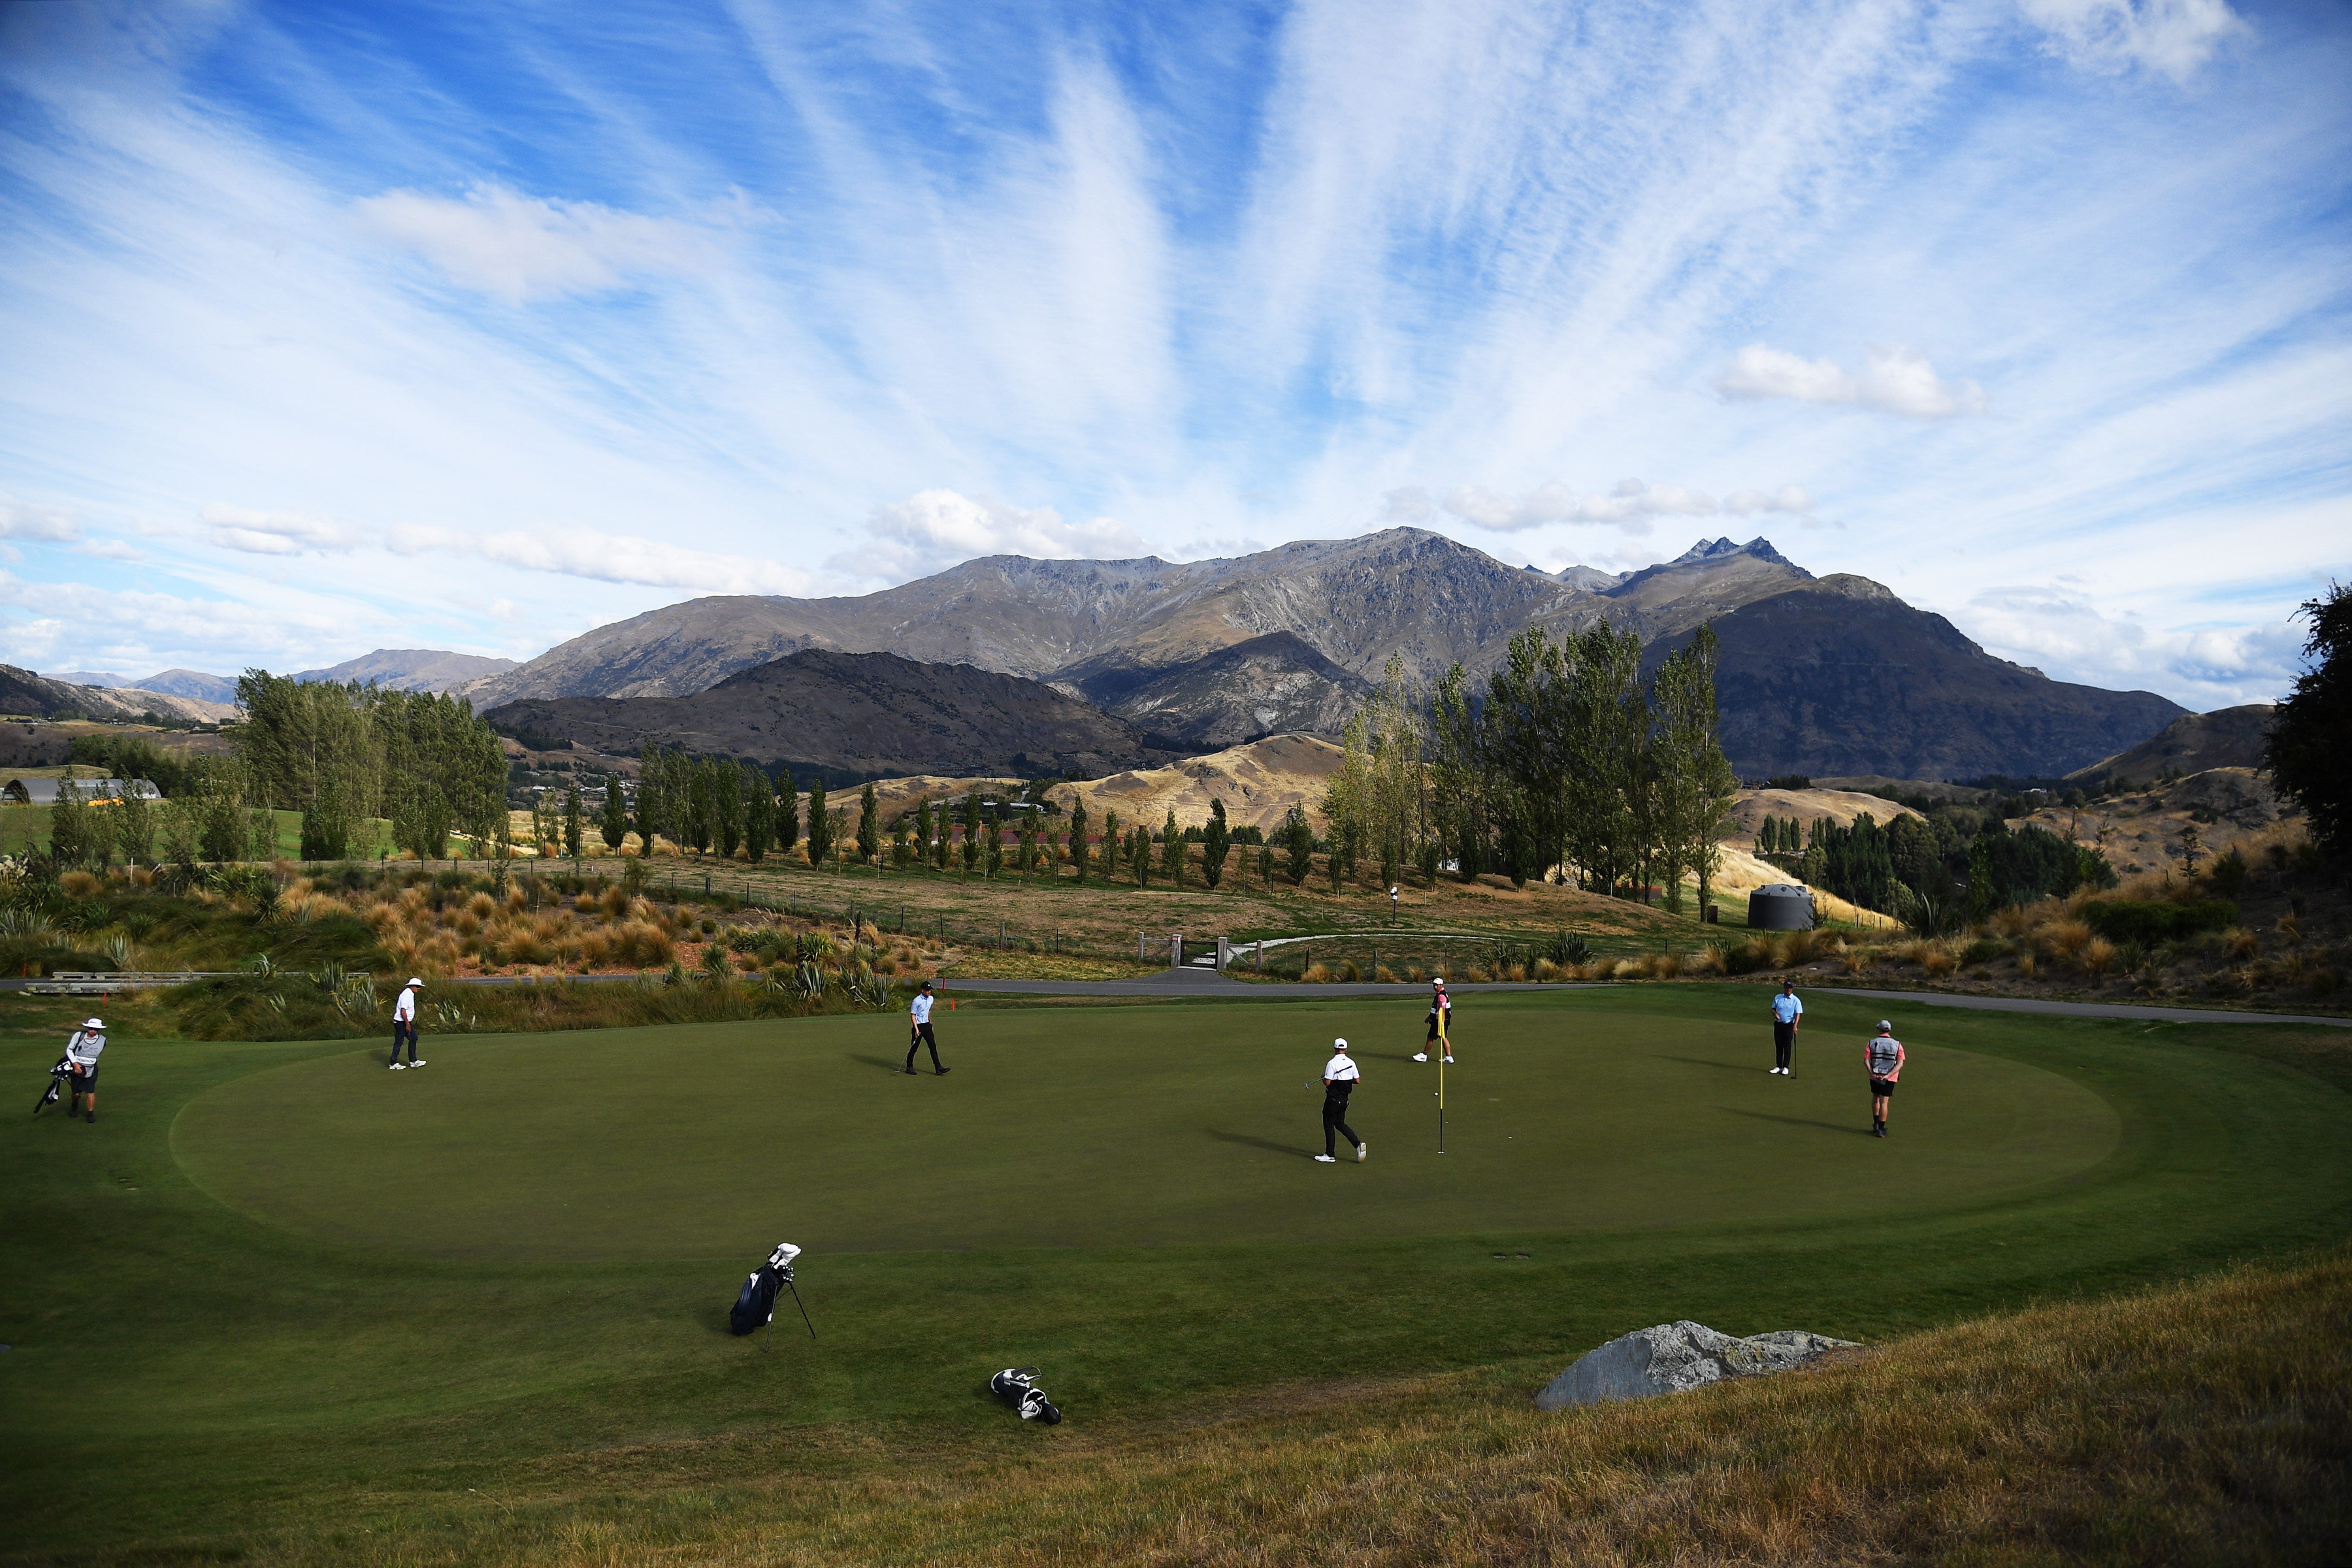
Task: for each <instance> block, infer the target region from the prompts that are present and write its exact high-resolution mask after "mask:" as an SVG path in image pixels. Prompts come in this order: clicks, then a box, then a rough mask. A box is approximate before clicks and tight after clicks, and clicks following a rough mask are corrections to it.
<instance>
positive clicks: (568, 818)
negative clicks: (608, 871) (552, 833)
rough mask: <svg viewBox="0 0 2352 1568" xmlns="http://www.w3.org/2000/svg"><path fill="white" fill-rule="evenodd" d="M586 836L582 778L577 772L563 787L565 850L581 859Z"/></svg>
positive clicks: (566, 852)
mask: <svg viewBox="0 0 2352 1568" xmlns="http://www.w3.org/2000/svg"><path fill="white" fill-rule="evenodd" d="M586 837H587V834H586V832H585V831H584V830H583V824H582V822H581V819H580V778H579V775H578V774H576V773H575V774H573V775H572V782H571V783H570V784H566V785H565V786H564V789H563V852H564V853H565V854H566V855H569V856H571V857H572V858H573V859H574V860H577V859H579V858H580V851H581V848H582V846H583V842H584V841H585V839H586Z"/></svg>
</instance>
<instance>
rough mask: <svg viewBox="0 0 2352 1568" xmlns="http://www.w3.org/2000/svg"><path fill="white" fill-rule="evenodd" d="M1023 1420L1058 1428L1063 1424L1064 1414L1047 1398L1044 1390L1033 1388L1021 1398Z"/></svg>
mask: <svg viewBox="0 0 2352 1568" xmlns="http://www.w3.org/2000/svg"><path fill="white" fill-rule="evenodd" d="M1021 1419H1022V1420H1024V1421H1043V1422H1044V1423H1045V1425H1046V1426H1060V1425H1061V1424H1062V1413H1061V1411H1059V1410H1057V1409H1055V1405H1054V1402H1053V1401H1052V1400H1050V1399H1048V1398H1046V1397H1045V1390H1044V1389H1042V1388H1035V1387H1033V1388H1031V1389H1030V1390H1029V1391H1028V1392H1027V1393H1026V1394H1023V1395H1022V1396H1021Z"/></svg>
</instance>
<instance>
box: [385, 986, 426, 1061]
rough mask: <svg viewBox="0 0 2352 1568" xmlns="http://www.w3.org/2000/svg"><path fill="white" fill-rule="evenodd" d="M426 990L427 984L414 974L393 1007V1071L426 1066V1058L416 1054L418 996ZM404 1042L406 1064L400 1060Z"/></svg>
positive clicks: (402, 988)
mask: <svg viewBox="0 0 2352 1568" xmlns="http://www.w3.org/2000/svg"><path fill="white" fill-rule="evenodd" d="M424 989H425V982H423V981H422V980H419V979H417V978H416V977H415V975H413V974H412V975H410V976H409V977H408V984H405V985H404V986H402V987H401V988H400V995H399V997H398V999H397V1000H395V1001H394V1003H393V1005H392V1070H393V1071H394V1072H399V1071H402V1070H403V1068H404V1066H406V1067H412V1068H421V1067H423V1066H424V1065H425V1058H422V1057H420V1056H418V1055H417V1054H416V994H417V993H418V992H420V991H422V990H424ZM404 1040H405V1041H407V1042H408V1060H407V1062H406V1063H405V1064H403V1063H402V1061H401V1059H400V1046H401V1042H402V1041H404Z"/></svg>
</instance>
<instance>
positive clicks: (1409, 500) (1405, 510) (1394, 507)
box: [1380, 485, 1437, 522]
mask: <svg viewBox="0 0 2352 1568" xmlns="http://www.w3.org/2000/svg"><path fill="white" fill-rule="evenodd" d="M1436 515H1437V503H1436V502H1435V501H1433V500H1430V499H1429V492H1428V491H1427V490H1425V489H1422V488H1421V487H1420V486H1419V485H1406V486H1405V487H1404V488H1403V489H1393V490H1391V491H1389V493H1388V494H1387V495H1386V496H1384V497H1382V498H1381V510H1380V520H1381V521H1382V522H1427V521H1429V520H1430V519H1431V518H1433V517H1435V516H1436Z"/></svg>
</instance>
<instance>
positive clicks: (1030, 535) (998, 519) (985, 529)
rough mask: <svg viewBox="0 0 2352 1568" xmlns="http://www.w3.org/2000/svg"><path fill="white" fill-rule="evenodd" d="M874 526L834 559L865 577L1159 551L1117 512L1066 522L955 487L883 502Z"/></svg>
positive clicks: (1047, 511) (872, 518) (1042, 510)
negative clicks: (989, 561)
mask: <svg viewBox="0 0 2352 1568" xmlns="http://www.w3.org/2000/svg"><path fill="white" fill-rule="evenodd" d="M866 530H867V535H868V538H867V541H866V543H865V544H864V545H862V546H861V547H860V548H859V549H858V550H856V551H854V552H845V553H844V554H841V555H837V556H835V557H834V559H833V560H832V561H831V562H830V563H828V564H830V565H832V566H834V567H835V568H837V569H838V570H841V571H844V572H855V573H857V574H860V575H865V576H896V577H900V578H904V577H909V576H914V575H917V574H921V573H925V572H935V571H938V570H939V569H940V568H941V567H944V566H950V565H953V564H954V563H957V562H959V561H970V560H971V559H973V558H974V557H976V556H982V555H1029V556H1034V557H1036V558H1037V559H1039V560H1043V561H1119V560H1133V559H1135V558H1137V557H1139V556H1144V555H1149V554H1150V553H1151V552H1150V547H1149V546H1147V545H1146V544H1145V543H1144V542H1143V541H1142V540H1140V539H1139V538H1137V537H1136V534H1135V531H1134V530H1132V529H1130V528H1129V527H1128V526H1127V525H1126V524H1125V523H1123V522H1121V521H1118V519H1117V518H1112V517H1097V518H1095V519H1093V520H1092V521H1087V522H1079V523H1071V522H1064V521H1062V514H1061V513H1060V512H1058V511H1055V510H1054V509H1053V508H1052V507H1036V508H1034V509H1033V508H1028V507H1018V506H1013V505H1010V504H1008V503H1007V502H1004V501H1001V500H996V499H995V498H994V497H992V496H977V497H974V496H966V495H961V494H959V493H958V492H957V491H954V490H949V489H932V490H918V491H917V492H916V493H915V494H913V495H911V496H908V498H907V499H906V500H902V501H898V502H894V503H892V504H890V505H887V506H877V507H876V508H875V509H874V510H873V511H872V513H871V514H869V516H868V517H867V519H866Z"/></svg>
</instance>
